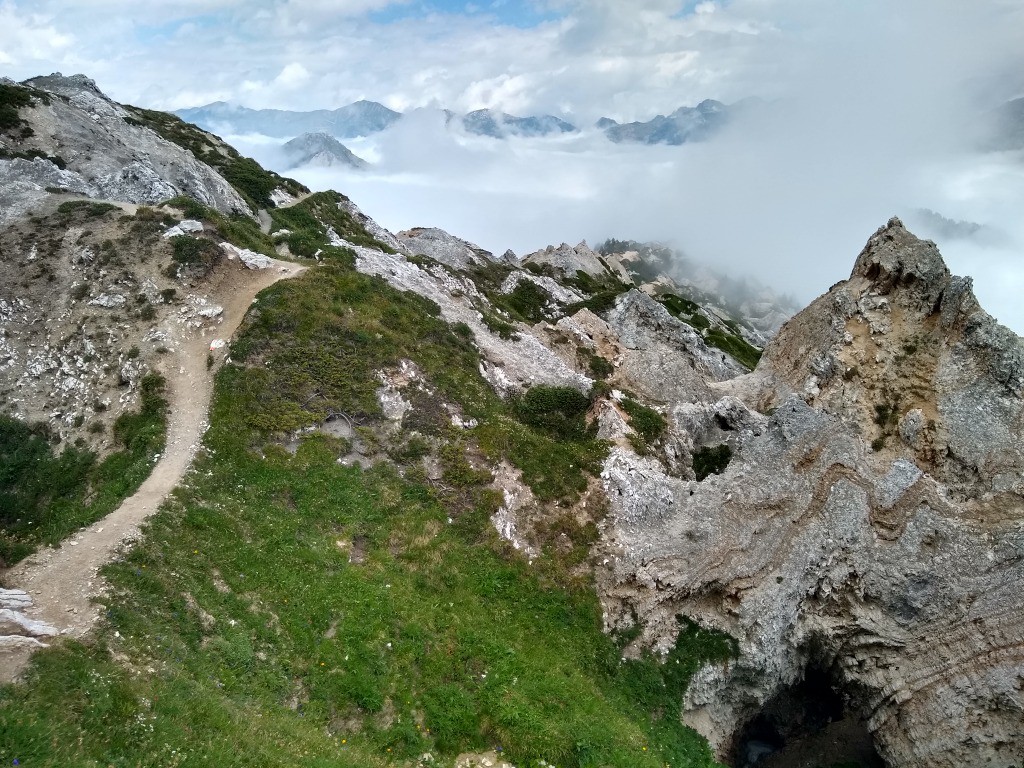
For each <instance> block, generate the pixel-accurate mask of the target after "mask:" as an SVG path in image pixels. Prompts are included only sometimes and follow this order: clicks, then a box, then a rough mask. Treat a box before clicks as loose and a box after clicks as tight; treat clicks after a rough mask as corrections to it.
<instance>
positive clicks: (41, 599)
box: [0, 260, 305, 683]
mask: <svg viewBox="0 0 1024 768" xmlns="http://www.w3.org/2000/svg"><path fill="white" fill-rule="evenodd" d="M304 269H305V267H300V266H297V265H295V264H290V263H288V262H282V261H276V260H275V261H273V262H272V264H271V266H270V267H269V268H267V269H265V270H259V271H250V270H247V269H242V268H239V266H238V265H237V262H234V263H230V264H229V265H228V266H227V267H226V268H225V269H222V270H220V271H219V273H218V274H216V275H214V277H213V280H212V281H211V283H210V284H209V285H207V286H205V290H206V291H207V292H208V294H209V296H210V297H211V298H212V299H215V300H216V301H217V302H218V303H219V304H221V305H222V306H223V308H224V312H223V315H222V317H223V322H221V323H220V324H219V325H215V326H211V327H206V328H200V329H198V330H196V331H193V332H191V336H190V337H189V338H185V339H182V340H181V342H182V343H180V344H179V345H178V347H177V351H176V352H175V353H174V354H173V355H170V356H169V357H170V359H169V360H167V362H166V366H165V369H164V370H162V371H161V373H163V374H164V376H165V378H166V379H167V393H166V394H167V399H168V403H169V410H168V423H167V445H166V448H165V450H164V452H163V454H162V455H161V456H160V458H159V460H158V461H157V463H156V465H155V466H154V467H153V472H152V474H151V475H150V476H149V478H147V479H146V481H145V482H143V484H142V485H141V486H140V487H139V489H138V491H136V492H135V494H134V495H133V496H131V497H129V498H128V499H126V500H125V501H124V502H123V503H122V504H121V506H120V507H118V508H117V509H116V510H114V511H113V512H112V513H110V514H109V515H107V516H106V517H105V518H103V519H102V520H99V521H97V522H96V523H94V524H93V525H91V526H90V527H88V528H86V529H84V530H82V531H79V532H78V533H76V534H74V535H73V536H71V537H69V538H68V539H67V540H65V541H64V542H63V543H62V544H61V546H60V547H58V548H55V549H54V548H48V549H45V550H42V551H40V552H38V553H37V554H35V555H32V556H31V557H28V558H26V559H25V560H23V561H22V562H21V563H19V564H18V565H16V566H15V567H14V568H12V569H10V570H9V571H8V572H7V573H6V574H4V582H5V584H6V585H7V586H8V587H10V588H12V589H13V590H15V591H14V592H11V593H7V596H8V597H7V602H9V603H10V604H11V605H12V606H14V605H15V602H17V601H18V600H19V599H21V601H22V602H23V598H18V597H17V595H18V594H20V591H24V592H25V593H27V595H28V596H29V597H30V598H31V600H32V605H31V606H29V607H18V609H17V613H16V614H15V612H14V611H12V610H10V609H8V610H0V635H4V634H5V630H4V624H5V621H7V622H10V623H12V624H16V623H18V622H19V621H20V622H22V623H23V624H24V621H23V620H24V619H28V620H30V621H35V622H43V623H45V624H47V625H50V626H51V627H52V628H54V629H55V630H56V631H57V632H59V634H61V635H68V636H71V637H81V636H83V635H85V634H86V633H87V632H89V630H90V629H91V628H92V626H93V625H94V623H95V622H96V620H97V618H98V617H99V606H98V605H96V604H95V603H93V602H92V598H93V597H94V596H96V595H98V594H100V593H101V592H102V591H103V589H104V587H105V584H104V582H103V579H102V577H101V576H99V574H98V571H99V568H100V567H101V566H103V565H105V564H106V563H108V562H110V561H111V560H112V559H113V558H114V557H115V556H116V554H117V553H118V551H119V550H121V549H122V547H124V546H126V545H129V544H130V543H131V542H132V541H133V540H135V539H137V538H138V537H139V536H140V532H139V526H140V524H141V523H142V522H143V521H144V520H145V519H146V518H147V517H149V516H150V515H152V514H153V513H154V512H156V511H157V509H158V508H159V507H160V504H161V503H162V502H163V500H164V499H165V498H166V497H167V494H169V493H170V492H171V490H172V489H173V488H174V487H175V486H176V485H177V484H178V482H179V481H180V480H181V478H182V477H183V476H184V474H185V472H186V470H187V469H188V467H189V465H190V464H191V462H192V458H193V457H194V456H195V453H196V450H197V449H198V448H199V446H200V444H201V443H202V439H203V434H204V432H205V431H206V427H207V417H208V412H209V405H210V398H211V395H212V394H213V373H214V372H213V371H211V370H207V367H206V358H207V354H208V352H209V349H210V342H211V341H212V340H213V339H214V338H224V339H229V338H230V337H231V335H232V334H233V333H234V332H235V330H236V329H237V328H238V326H239V324H240V323H241V321H242V318H243V317H244V316H245V312H246V310H247V309H248V308H249V306H250V305H251V304H252V301H253V299H254V298H255V296H256V294H257V293H259V292H260V291H261V290H263V289H264V288H267V287H268V286H270V285H273V284H274V283H275V282H277V281H278V280H281V279H284V278H290V277H295V276H296V275H298V274H299V273H301V272H302V271H303V270H304ZM0 592H2V590H0ZM11 595H14V596H15V597H11ZM4 597H5V595H4V594H0V607H2V606H3V604H4V602H5V601H4ZM33 626H35V625H33ZM27 634H35V635H36V636H37V637H40V638H42V639H45V633H39V632H32V633H27ZM5 640H6V642H4V641H5ZM38 647H40V644H39V642H38V641H37V640H34V639H32V638H31V637H28V636H26V633H18V632H17V631H15V632H14V635H13V636H9V637H0V683H3V682H8V681H11V680H14V679H16V678H17V676H18V675H19V674H20V672H21V670H22V669H24V667H25V664H26V663H27V662H28V659H29V657H30V656H31V653H32V651H33V650H35V649H36V648H38Z"/></svg>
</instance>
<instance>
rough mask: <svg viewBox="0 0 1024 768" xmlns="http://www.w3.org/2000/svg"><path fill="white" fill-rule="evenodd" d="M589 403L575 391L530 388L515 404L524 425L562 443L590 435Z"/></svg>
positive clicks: (539, 387)
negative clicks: (587, 416) (588, 426)
mask: <svg viewBox="0 0 1024 768" xmlns="http://www.w3.org/2000/svg"><path fill="white" fill-rule="evenodd" d="M589 408H590V399H589V398H588V397H587V396H586V395H584V394H582V393H580V392H579V391H578V390H575V389H573V388H572V387H549V386H536V387H531V388H530V389H528V390H527V391H526V394H524V395H523V396H522V397H520V398H519V399H518V400H517V401H516V403H515V414H516V418H518V419H519V420H520V421H521V422H522V423H523V424H526V425H527V426H531V427H534V428H535V429H539V430H541V431H543V432H546V433H548V434H549V435H551V436H552V437H555V438H557V439H559V440H580V439H583V438H584V437H586V435H587V423H586V419H585V418H584V417H585V416H586V413H587V410H588V409H589Z"/></svg>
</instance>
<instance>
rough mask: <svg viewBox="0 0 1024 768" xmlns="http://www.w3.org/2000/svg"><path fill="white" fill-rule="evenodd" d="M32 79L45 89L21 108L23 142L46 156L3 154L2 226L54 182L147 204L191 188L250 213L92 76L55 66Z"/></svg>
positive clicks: (208, 200) (204, 198)
mask: <svg viewBox="0 0 1024 768" xmlns="http://www.w3.org/2000/svg"><path fill="white" fill-rule="evenodd" d="M26 84H27V85H28V86H31V87H32V88H33V89H35V92H36V93H37V94H39V96H37V97H36V98H35V101H34V104H33V106H31V107H26V108H24V109H21V110H20V112H19V115H20V118H21V119H22V120H24V121H25V124H26V126H27V127H28V128H30V129H31V135H30V136H28V137H27V138H25V139H24V140H23V141H21V142H20V143H19V145H18V147H17V150H18V151H19V152H21V153H26V152H34V153H37V154H38V155H42V156H37V157H35V158H29V157H9V158H4V157H3V156H2V155H0V190H3V192H2V198H0V202H2V203H3V205H0V226H3V225H5V224H7V223H9V222H12V221H15V220H17V219H18V218H20V217H21V216H23V215H24V214H25V213H26V212H27V211H29V210H32V209H34V208H35V207H37V206H38V205H39V204H40V202H41V201H43V200H44V199H45V198H46V197H47V192H46V188H48V187H49V188H50V189H54V188H59V189H62V190H65V191H67V192H70V193H73V194H76V195H84V196H86V197H91V198H96V199H102V200H117V201H123V202H129V203H145V204H153V203H158V202H160V201H162V200H166V199H168V198H171V197H174V196H176V195H179V194H185V195H189V196H191V197H193V198H195V199H196V200H199V201H200V202H202V203H204V204H205V205H208V206H211V207H213V208H216V209H218V210H220V211H223V212H225V213H229V212H231V211H235V210H237V211H243V212H246V213H251V211H250V210H249V206H248V205H247V204H246V203H245V201H244V200H242V198H241V197H240V196H239V194H238V193H237V192H236V191H235V190H234V189H233V188H232V187H231V185H230V184H228V182H227V181H225V180H224V178H223V177H222V176H221V175H220V174H219V173H217V172H216V171H215V170H214V169H213V168H211V167H210V166H209V165H207V164H206V163H204V162H202V161H200V160H198V159H197V158H196V157H195V155H193V154H192V153H191V152H190V151H188V150H186V149H183V148H182V147H179V146H178V145H176V144H173V143H171V142H169V141H167V140H166V139H164V138H163V137H161V136H159V135H158V134H157V133H155V132H154V131H153V130H151V129H150V128H147V127H144V126H142V125H140V124H138V121H135V120H133V118H132V116H131V115H130V113H129V112H128V110H127V109H125V108H124V107H122V106H121V105H120V104H117V103H116V102H114V101H112V100H111V99H109V98H107V97H106V96H105V95H103V93H101V92H100V90H99V89H98V88H97V87H96V84H95V83H94V82H93V81H92V80H90V79H89V78H87V77H85V76H83V75H72V76H70V77H65V76H63V75H61V74H60V73H57V74H53V75H48V76H46V77H36V78H33V79H32V80H29V81H26Z"/></svg>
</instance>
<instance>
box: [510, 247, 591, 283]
mask: <svg viewBox="0 0 1024 768" xmlns="http://www.w3.org/2000/svg"><path fill="white" fill-rule="evenodd" d="M523 264H524V265H526V264H537V265H539V266H547V267H551V268H552V269H554V270H556V271H557V272H559V273H561V275H562V276H564V277H575V276H576V273H577V272H585V273H586V274H588V275H590V276H591V277H601V276H602V275H605V274H606V273H607V272H608V270H607V269H605V266H604V264H602V263H601V257H600V255H599V254H598V253H597V252H596V251H594V250H593V249H592V248H591V247H590V246H589V245H587V243H586V241H584V242H582V243H580V244H579V245H577V246H575V247H573V246H571V245H569V244H568V243H562V244H561V245H560V246H558V247H557V248H555V247H554V246H551V245H549V246H548V247H547V248H545V249H544V250H542V251H536V252H535V253H531V254H528V255H526V256H523Z"/></svg>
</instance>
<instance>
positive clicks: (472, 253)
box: [398, 227, 495, 270]
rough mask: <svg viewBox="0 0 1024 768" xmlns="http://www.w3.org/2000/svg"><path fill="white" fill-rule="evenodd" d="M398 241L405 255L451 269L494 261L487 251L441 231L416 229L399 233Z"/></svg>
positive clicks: (465, 267) (466, 267)
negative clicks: (440, 264)
mask: <svg viewBox="0 0 1024 768" xmlns="http://www.w3.org/2000/svg"><path fill="white" fill-rule="evenodd" d="M398 240H399V242H401V243H402V247H403V249H404V250H405V251H406V252H407V253H411V254H422V255H424V256H429V257H430V258H432V259H434V260H435V261H439V262H441V263H442V264H444V265H445V266H446V267H451V268H452V269H458V270H461V269H468V268H470V267H477V266H483V265H485V264H488V263H490V262H492V261H495V258H494V255H493V254H492V253H490V252H489V251H485V250H484V249H483V248H481V247H480V246H478V245H474V244H473V243H470V242H467V241H466V240H463V239H462V238H459V237H455V236H454V235H450V234H448V233H447V232H445V231H444V230H443V229H435V228H424V227H417V228H415V229H410V230H407V231H405V232H399V233H398Z"/></svg>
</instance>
